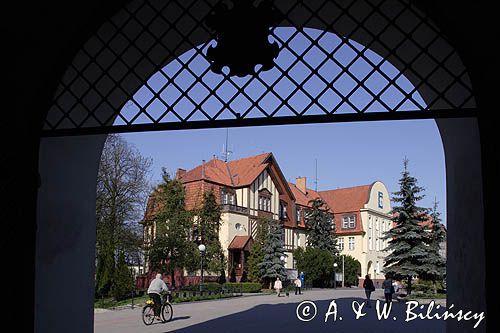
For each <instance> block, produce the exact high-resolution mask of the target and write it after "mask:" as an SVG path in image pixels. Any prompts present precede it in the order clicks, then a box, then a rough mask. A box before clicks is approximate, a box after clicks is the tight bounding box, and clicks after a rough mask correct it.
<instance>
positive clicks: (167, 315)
mask: <svg viewBox="0 0 500 333" xmlns="http://www.w3.org/2000/svg"><path fill="white" fill-rule="evenodd" d="M173 315H174V309H173V308H172V305H170V303H165V304H163V306H162V307H161V317H162V319H163V322H164V323H166V322H168V321H171V320H172V316H173Z"/></svg>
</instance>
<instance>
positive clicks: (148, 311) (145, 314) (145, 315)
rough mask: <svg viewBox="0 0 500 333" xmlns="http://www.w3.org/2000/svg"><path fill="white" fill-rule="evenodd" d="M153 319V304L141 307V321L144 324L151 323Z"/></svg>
mask: <svg viewBox="0 0 500 333" xmlns="http://www.w3.org/2000/svg"><path fill="white" fill-rule="evenodd" d="M154 320H155V309H154V306H153V305H150V304H148V305H146V306H145V307H144V308H142V321H143V322H144V324H145V325H148V326H149V325H151V324H152V323H153V322H154Z"/></svg>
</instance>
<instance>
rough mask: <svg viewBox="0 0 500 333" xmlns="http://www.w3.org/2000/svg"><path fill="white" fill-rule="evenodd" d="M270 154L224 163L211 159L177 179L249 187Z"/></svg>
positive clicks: (263, 168)
mask: <svg viewBox="0 0 500 333" xmlns="http://www.w3.org/2000/svg"><path fill="white" fill-rule="evenodd" d="M269 156H271V153H265V154H260V155H256V156H251V157H246V158H242V159H239V160H235V161H230V162H227V163H226V162H224V161H222V160H219V159H212V160H210V161H208V162H206V163H204V164H202V165H199V166H197V167H196V168H194V169H192V170H189V171H187V172H186V173H184V174H183V175H182V176H181V177H180V178H179V179H180V181H181V182H182V183H184V184H185V183H189V182H193V181H197V180H206V181H209V182H214V183H217V184H222V185H225V186H231V187H241V186H247V185H250V184H251V183H252V182H253V181H254V180H255V179H256V178H257V177H258V176H259V175H260V174H261V172H262V171H264V170H265V169H266V168H267V167H268V163H266V161H267V159H268V157H269Z"/></svg>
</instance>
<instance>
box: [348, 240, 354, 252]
mask: <svg viewBox="0 0 500 333" xmlns="http://www.w3.org/2000/svg"><path fill="white" fill-rule="evenodd" d="M347 240H348V242H349V251H354V249H355V248H356V238H354V237H348V239H347Z"/></svg>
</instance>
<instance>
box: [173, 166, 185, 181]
mask: <svg viewBox="0 0 500 333" xmlns="http://www.w3.org/2000/svg"><path fill="white" fill-rule="evenodd" d="M185 173H186V170H185V169H181V168H177V171H176V172H175V179H180V178H181V177H182V176H184V174H185Z"/></svg>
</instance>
